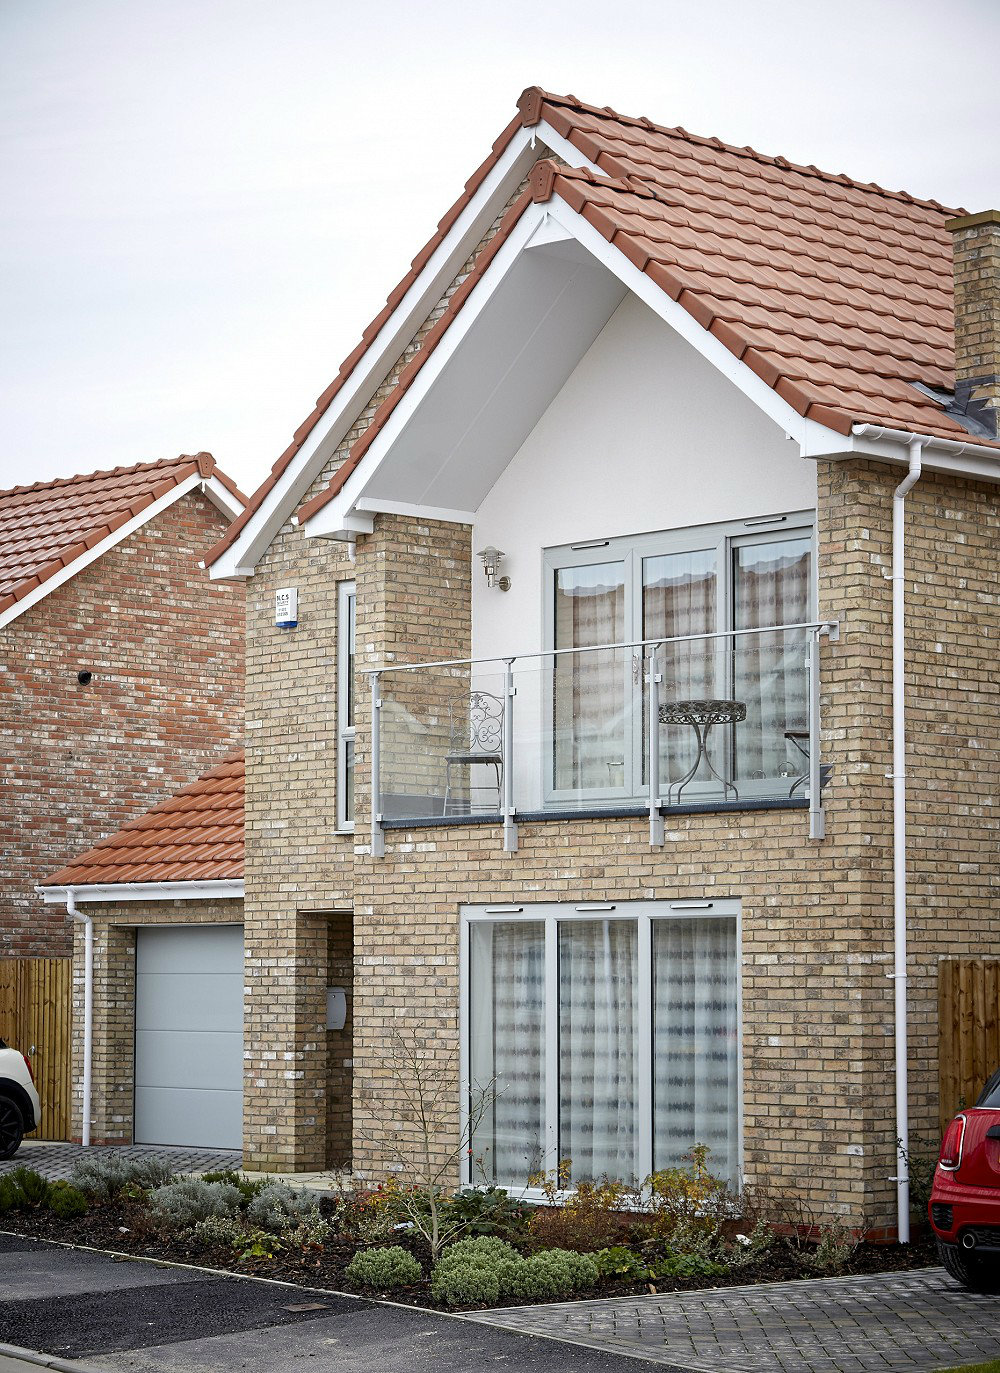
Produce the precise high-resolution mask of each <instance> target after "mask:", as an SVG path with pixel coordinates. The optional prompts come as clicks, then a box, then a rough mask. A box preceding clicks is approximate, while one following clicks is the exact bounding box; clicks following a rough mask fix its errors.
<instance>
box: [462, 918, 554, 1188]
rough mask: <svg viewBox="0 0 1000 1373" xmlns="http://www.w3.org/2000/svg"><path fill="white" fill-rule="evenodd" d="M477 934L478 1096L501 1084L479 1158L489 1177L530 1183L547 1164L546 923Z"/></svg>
mask: <svg viewBox="0 0 1000 1373" xmlns="http://www.w3.org/2000/svg"><path fill="white" fill-rule="evenodd" d="M470 929H471V941H470V944H471V968H470V980H469V994H470V1002H471V1007H470V1009H471V1036H470V1039H471V1042H470V1045H469V1067H470V1078H471V1087H472V1094H473V1096H475V1094H476V1092H477V1090H479V1091H482V1090H484V1089H486V1088H487V1087H488V1086H489V1084H490V1083H491V1082H493V1080H494V1079H495V1080H496V1085H495V1090H496V1093H497V1096H496V1100H495V1101H494V1103H493V1105H492V1106H491V1107H490V1109H489V1110H488V1111H487V1113H486V1115H485V1117H484V1118H483V1121H482V1123H481V1125H480V1127H479V1129H478V1131H477V1132H476V1137H475V1139H474V1140H473V1153H474V1157H475V1159H476V1160H477V1161H480V1162H481V1166H482V1170H483V1171H484V1172H485V1174H486V1176H487V1177H488V1178H492V1179H494V1180H495V1181H497V1182H502V1183H505V1184H508V1185H513V1186H525V1185H526V1184H527V1181H528V1178H529V1176H530V1175H531V1174H532V1173H535V1172H537V1171H538V1170H539V1169H540V1168H541V1167H542V1164H543V1156H542V1151H543V1140H544V1138H545V1104H544V1099H545V1092H544V1087H545V1057H544V1050H545V926H544V925H543V924H542V922H541V921H519V920H506V921H497V922H495V923H494V922H492V921H490V922H487V921H482V922H480V921H476V922H474V923H473V924H472V925H471V926H470ZM477 1173H478V1168H477Z"/></svg>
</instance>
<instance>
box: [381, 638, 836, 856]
mask: <svg viewBox="0 0 1000 1373" xmlns="http://www.w3.org/2000/svg"><path fill="white" fill-rule="evenodd" d="M824 635H827V636H830V637H836V626H835V625H832V624H827V623H810V624H794V625H782V626H776V627H768V628H761V629H745V630H736V631H730V632H726V633H718V634H704V635H684V636H679V637H675V638H661V639H652V640H644V641H641V642H637V643H631V644H611V645H607V646H599V647H593V648H572V649H556V650H551V651H549V652H545V653H529V654H524V655H517V656H514V657H505V658H493V659H460V660H454V661H449V662H436V663H417V664H413V665H408V666H405V667H386V668H383V669H381V670H380V671H377V672H373V673H371V674H370V677H371V690H372V720H373V728H372V792H373V799H374V804H373V818H372V852H373V854H375V855H378V854H380V853H382V852H384V843H385V831H386V830H391V829H400V828H408V829H409V828H415V827H418V826H422V825H469V824H476V825H479V824H495V825H498V826H501V827H502V835H503V840H502V842H503V847H504V848H505V849H508V850H513V849H516V847H517V826H518V823H519V822H528V821H531V822H535V821H545V820H559V819H563V820H565V819H572V818H574V817H577V816H594V817H603V818H612V817H617V816H638V815H648V818H649V834H650V843H651V844H652V845H660V844H662V843H663V832H664V816H665V815H669V814H684V813H691V812H697V811H721V810H752V809H775V808H801V809H805V810H808V812H809V832H810V836H811V837H812V838H814V839H821V838H822V837H823V812H822V804H821V802H822V796H821V792H822V781H823V780H824V778H825V773H826V771H827V770H826V769H825V768H824V767H823V765H822V761H821V758H820V729H819V696H820V679H819V641H820V639H821V638H822V637H823V636H824Z"/></svg>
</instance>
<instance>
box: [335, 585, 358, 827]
mask: <svg viewBox="0 0 1000 1373" xmlns="http://www.w3.org/2000/svg"><path fill="white" fill-rule="evenodd" d="M355 599H356V598H355V594H354V583H353V582H341V583H340V589H339V593H338V599H337V828H338V829H341V830H353V828H354V702H355V680H354V679H355V656H356V655H355V635H356V615H355Z"/></svg>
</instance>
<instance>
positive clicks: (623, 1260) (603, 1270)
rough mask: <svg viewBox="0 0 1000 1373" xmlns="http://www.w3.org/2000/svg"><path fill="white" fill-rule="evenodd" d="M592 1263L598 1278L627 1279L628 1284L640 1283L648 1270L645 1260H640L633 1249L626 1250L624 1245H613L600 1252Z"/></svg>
mask: <svg viewBox="0 0 1000 1373" xmlns="http://www.w3.org/2000/svg"><path fill="white" fill-rule="evenodd" d="M594 1263H595V1264H596V1265H597V1272H598V1274H599V1276H600V1277H602V1278H627V1279H628V1281H629V1282H641V1281H642V1279H643V1278H645V1276H646V1274H647V1271H648V1268H649V1265H648V1264H647V1263H646V1260H645V1259H643V1258H640V1256H639V1255H638V1254H637V1253H636V1252H635V1250H634V1249H627V1248H626V1247H625V1245H624V1244H615V1245H612V1246H611V1248H610V1249H602V1250H600V1252H599V1253H597V1254H595V1255H594Z"/></svg>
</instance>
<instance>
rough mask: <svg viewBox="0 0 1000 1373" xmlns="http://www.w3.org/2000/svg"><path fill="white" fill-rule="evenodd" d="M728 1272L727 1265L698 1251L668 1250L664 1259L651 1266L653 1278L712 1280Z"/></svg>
mask: <svg viewBox="0 0 1000 1373" xmlns="http://www.w3.org/2000/svg"><path fill="white" fill-rule="evenodd" d="M725 1271H726V1265H725V1264H724V1263H721V1262H720V1261H719V1260H718V1259H716V1258H712V1257H711V1256H710V1255H709V1254H705V1253H701V1252H699V1251H698V1250H697V1249H695V1250H688V1251H687V1252H686V1253H685V1252H684V1251H683V1250H681V1251H678V1250H675V1249H668V1250H667V1252H666V1254H664V1255H663V1257H662V1258H659V1259H656V1260H655V1262H653V1263H651V1264H650V1266H649V1276H650V1277H651V1278H710V1277H718V1276H720V1275H721V1274H722V1273H724V1272H725Z"/></svg>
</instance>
